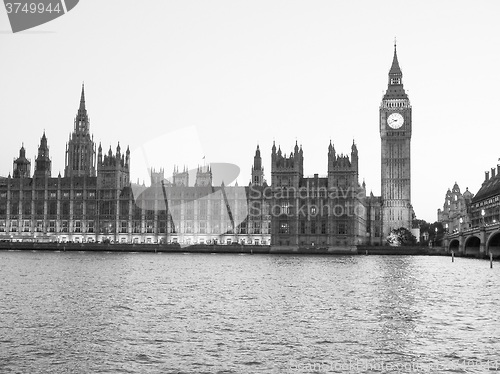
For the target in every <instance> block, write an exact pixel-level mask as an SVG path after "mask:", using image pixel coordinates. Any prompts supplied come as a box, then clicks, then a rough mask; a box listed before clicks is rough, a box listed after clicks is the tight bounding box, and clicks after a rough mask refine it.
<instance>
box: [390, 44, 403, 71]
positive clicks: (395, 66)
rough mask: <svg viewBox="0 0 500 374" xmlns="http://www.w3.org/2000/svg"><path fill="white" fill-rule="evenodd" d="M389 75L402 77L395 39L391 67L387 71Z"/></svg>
mask: <svg viewBox="0 0 500 374" xmlns="http://www.w3.org/2000/svg"><path fill="white" fill-rule="evenodd" d="M389 75H399V76H402V75H403V73H402V72H401V68H400V67H399V62H398V54H397V51H396V40H395V39H394V57H393V58H392V66H391V70H389Z"/></svg>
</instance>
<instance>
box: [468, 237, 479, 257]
mask: <svg viewBox="0 0 500 374" xmlns="http://www.w3.org/2000/svg"><path fill="white" fill-rule="evenodd" d="M480 246H481V239H479V237H477V236H475V235H471V236H469V237H468V238H467V239H465V245H464V256H475V257H479V250H480Z"/></svg>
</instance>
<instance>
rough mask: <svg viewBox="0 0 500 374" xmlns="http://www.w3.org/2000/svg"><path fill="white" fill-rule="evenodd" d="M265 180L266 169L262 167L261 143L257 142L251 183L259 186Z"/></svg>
mask: <svg viewBox="0 0 500 374" xmlns="http://www.w3.org/2000/svg"><path fill="white" fill-rule="evenodd" d="M263 182H264V169H263V168H262V158H261V157H260V149H259V145H258V144H257V150H256V151H255V156H254V158H253V166H252V179H251V183H252V184H254V185H257V186H261V185H262V183H263Z"/></svg>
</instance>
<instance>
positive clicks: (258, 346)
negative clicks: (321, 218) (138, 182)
mask: <svg viewBox="0 0 500 374" xmlns="http://www.w3.org/2000/svg"><path fill="white" fill-rule="evenodd" d="M499 283H500V263H494V268H493V269H490V268H489V262H488V261H485V260H476V259H465V258H456V259H455V262H454V263H452V262H451V258H449V257H427V256H404V257H403V256H284V255H283V256H281V255H237V254H154V253H148V254H146V253H90V252H32V251H30V252H19V251H4V252H0V372H2V373H90V372H92V373H341V372H342V373H343V372H346V373H347V372H353V373H437V372H439V373H440V372H442V373H485V372H492V371H493V372H494V371H500V358H499V357H500V339H499V333H500V318H499V315H500V313H499V307H500V292H499ZM497 361H498V362H497Z"/></svg>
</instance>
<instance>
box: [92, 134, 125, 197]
mask: <svg viewBox="0 0 500 374" xmlns="http://www.w3.org/2000/svg"><path fill="white" fill-rule="evenodd" d="M97 159H98V161H97V186H98V188H109V189H117V190H121V189H123V188H124V187H126V186H128V185H129V182H130V150H129V148H128V147H127V151H126V152H125V154H122V153H121V148H120V143H118V146H117V147H116V153H115V154H113V151H112V150H111V146H110V147H109V151H108V154H107V155H103V154H102V147H101V145H100V144H99V154H98V158H97Z"/></svg>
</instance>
